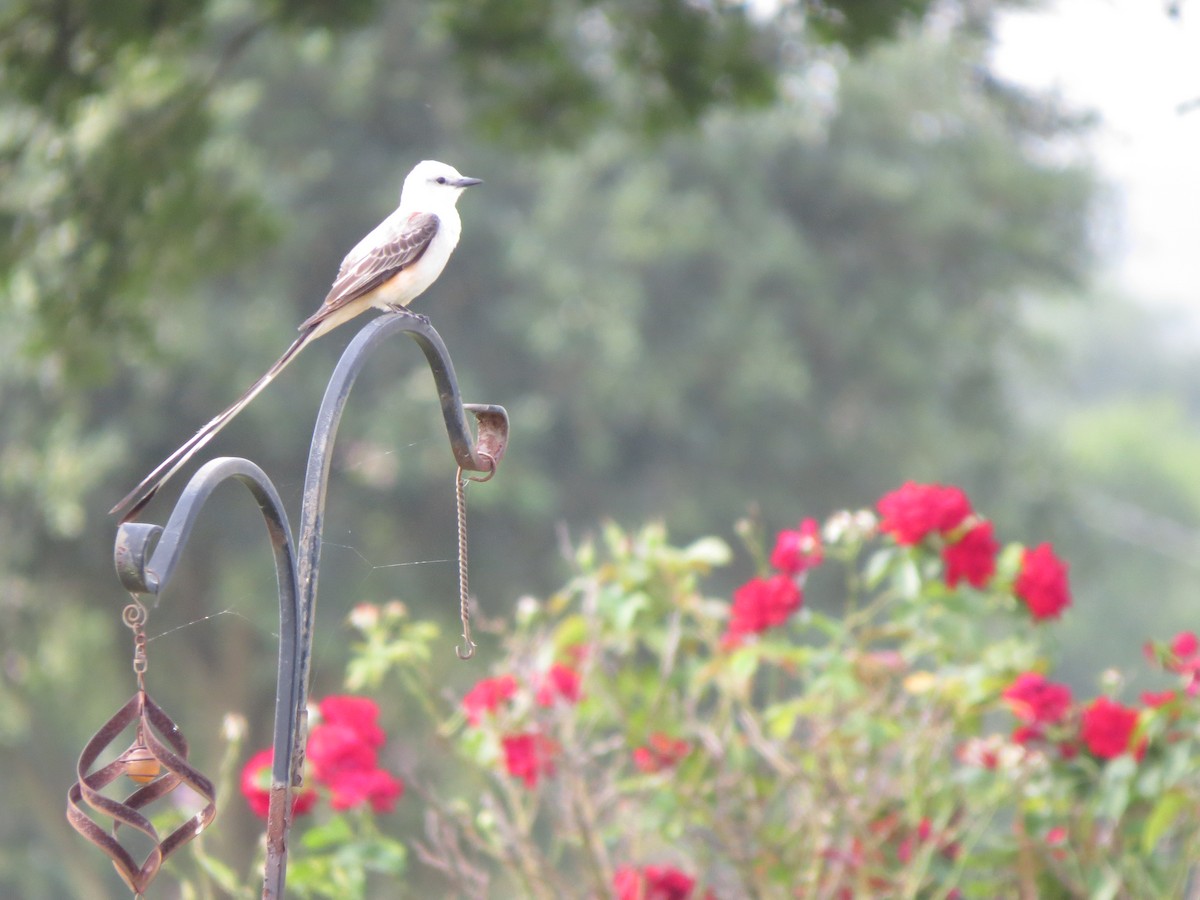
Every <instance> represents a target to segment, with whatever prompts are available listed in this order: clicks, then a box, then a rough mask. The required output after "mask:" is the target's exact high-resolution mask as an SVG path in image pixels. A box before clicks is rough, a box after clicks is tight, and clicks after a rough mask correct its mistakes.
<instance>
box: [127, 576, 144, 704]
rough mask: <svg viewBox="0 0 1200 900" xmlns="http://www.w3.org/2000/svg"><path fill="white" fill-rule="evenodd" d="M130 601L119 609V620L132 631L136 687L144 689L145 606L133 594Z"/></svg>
mask: <svg viewBox="0 0 1200 900" xmlns="http://www.w3.org/2000/svg"><path fill="white" fill-rule="evenodd" d="M129 596H130V597H132V598H133V602H132V603H130V604H129V605H127V606H126V607H125V609H123V610H122V611H121V621H122V622H124V623H125V626H126V627H127V628H128V629H129V630H130V631H132V632H133V671H134V672H136V673H137V680H138V688H139V689H140V690H143V691H144V690H145V689H146V685H145V680H144V676H145V674H146V667H147V665H148V661H147V659H146V629H145V626H146V616H147V613H146V607H144V606H143V605H142V602H141V601H140V600H138V598H137V597H136V596H134V595H133V594H130V595H129Z"/></svg>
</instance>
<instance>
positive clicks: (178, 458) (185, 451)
mask: <svg viewBox="0 0 1200 900" xmlns="http://www.w3.org/2000/svg"><path fill="white" fill-rule="evenodd" d="M322 332H323V329H320V328H319V327H318V324H316V323H314V324H313V325H311V326H310V327H309V328H307V329H306V330H305V331H304V332H303V333H301V335H300V336H299V337H298V338H296V340H294V341H293V342H292V345H291V346H290V347H288V348H287V350H285V351H284V352H283V356H281V357H279V359H277V360H276V361H275V364H274V365H272V366H271V368H269V369H267V371H266V372H265V373H264V374H263V375H262V377H260V378H259V379H258V381H256V382H254V384H252V385H250V387H249V388H247V389H246V392H245V393H244V394H242V396H240V397H238V399H237V400H236V401H234V403H233V405H232V406H230V407H229V408H228V409H227V410H225V411H224V412H222V413H221V414H220V415H218V416H217V417H216V418H214V419H213V420H212V421H211V422H209V423H208V424H207V425H205V426H204V427H203V428H201V429H200V430H199V431H197V432H196V433H195V434H193V435H192V436H191V437H190V438H188V439H187V441H186V442H184V444H183V445H182V446H181V447H180V448H179V449H178V450H176V451H175V452H174V453H172V454H171V455H170V456H168V457H167V458H166V459H164V460H163V461H162V462H160V463H159V464H158V466H156V467H155V469H154V471H153V472H151V473H150V474H149V475H147V476H146V477H145V478H143V479H142V480H141V482H139V483H138V486H137V487H135V488H134V489H133V490H132V491H130V492H129V493H128V494H126V495H125V497H124V499H122V500H121V502H120V503H118V504H117V505H116V506H114V507H113V508H112V509H110V510H109V511H108V514H109V515H110V516H111V515H118V516H120V520H121V521H122V522H128V521H129V520H130V519H132V518H133V517H134V516H136V515H137V514H138V513H139V512H141V511H142V509H143V508H145V506H146V504H147V503H149V502H150V501H151V500H152V499H153V498H154V495H155V494H157V493H158V489H159V488H161V487H162V486H163V485H164V484H166V483H167V480H168V479H169V478H170V477H171V476H172V475H174V474H175V473H176V472H178V471H179V469H180V468H182V467H183V465H184V464H185V463H186V462H187V461H188V460H189V459H191V458H192V456H194V455H195V454H196V452H197V451H199V450H200V449H201V448H202V447H203V446H204V445H205V444H207V443H208V442H209V441H211V440H212V439H213V438H214V437H216V436H217V434H218V432H220V430H221V429H222V428H224V427H225V426H226V425H228V424H229V423H230V422H231V421H233V417H234V416H236V415H237V414H238V413H240V412H241V411H242V410H243V409H245V408H246V407H247V406H248V405H249V404H250V401H251V400H253V399H254V398H255V397H257V396H258V395H259V394H260V393H262V391H263V389H264V388H266V386H267V385H268V384H270V383H271V382H272V381H274V380H275V378H276V376H278V375H279V373H280V372H282V371H283V370H284V368H285V367H286V366H287V364H288V363H290V362H291V361H292V360H293V359H295V358H296V354H298V353H299V352H300V351H301V350H303V349H304V347H305V345H306V344H308V343H309V341H311V340H313V339H314V338H316V337H317V336H319V334H321V333H322Z"/></svg>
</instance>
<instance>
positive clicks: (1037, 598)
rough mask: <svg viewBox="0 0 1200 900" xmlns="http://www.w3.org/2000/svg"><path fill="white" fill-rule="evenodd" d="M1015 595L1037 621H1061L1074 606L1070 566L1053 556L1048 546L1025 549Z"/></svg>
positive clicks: (1015, 585) (1014, 587) (1051, 549)
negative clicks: (1060, 617) (1072, 603)
mask: <svg viewBox="0 0 1200 900" xmlns="http://www.w3.org/2000/svg"><path fill="white" fill-rule="evenodd" d="M1013 593H1015V594H1016V595H1017V596H1018V597H1020V598H1021V599H1022V600H1024V601H1025V605H1026V606H1028V607H1029V614H1030V615H1032V616H1033V617H1034V618H1035V619H1038V620H1041V619H1056V618H1058V617H1059V616H1060V615H1062V611H1063V610H1064V609H1066V608H1067V607H1068V606H1070V605H1071V591H1070V588H1069V587H1068V586H1067V564H1066V563H1064V562H1063V561H1062V560H1060V559H1059V558H1058V557H1057V556H1055V555H1054V548H1052V547H1051V546H1050V545H1049V544H1040V545H1038V546H1037V547H1035V548H1034V549H1033V550H1030V549H1028V548H1026V550H1025V552H1024V554H1023V555H1022V557H1021V571H1020V573H1019V574H1018V575H1017V581H1016V584H1014V585H1013Z"/></svg>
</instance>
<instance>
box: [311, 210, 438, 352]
mask: <svg viewBox="0 0 1200 900" xmlns="http://www.w3.org/2000/svg"><path fill="white" fill-rule="evenodd" d="M439 224H440V223H439V221H438V217H437V216H435V215H434V214H433V213H413V214H412V215H410V216H408V217H407V218H405V219H400V220H397V221H396V222H395V223H394V224H392V223H386V222H385V223H384V225H383V226H381V227H380V228H378V229H376V231H374V232H372V233H371V234H369V235H367V237H366V238H365V239H364V240H363V241H362V242H361V243H360V244H359V245H358V246H357V247H355V248H354V249H353V250H351V251H350V253H349V254H348V255H347V256H346V258H345V259H344V260H342V265H341V268H340V269H338V274H337V278H335V279H334V282H333V287H332V288H330V289H329V294H328V295H327V296H326V297H325V302H324V303H322V304H321V307H320V309H318V310H317V311H316V312H315V313H313V314H312V315H311V316H309V317H308V319H306V320H305V321H304V322H303V323H302V324H301V325H300V330H301V331H303V330H304V329H306V328H309V327H311V326H313V325H316V324H317V323H318V322H320V321H321V320H323V319H325V318H327V317H328V316H330V315H331V314H333V313H335V312H337V311H338V310H339V309H342V308H343V307H344V306H346V305H347V304H349V303H352V302H354V301H355V300H357V299H358V298H359V297H361V296H363V295H364V294H367V293H370V292H371V291H373V290H374V289H375V288H377V287H379V286H380V285H381V284H383V283H384V282H385V281H387V280H388V279H389V278H391V277H392V276H393V275H395V274H396V273H397V272H399V271H401V270H402V269H406V268H408V267H409V266H411V265H412V264H413V263H415V262H416V261H417V260H419V259H420V258H421V256H422V255H423V254H424V253H425V251H426V249H428V247H429V243H430V241H432V240H433V237H434V235H436V234H437V231H438V226H439Z"/></svg>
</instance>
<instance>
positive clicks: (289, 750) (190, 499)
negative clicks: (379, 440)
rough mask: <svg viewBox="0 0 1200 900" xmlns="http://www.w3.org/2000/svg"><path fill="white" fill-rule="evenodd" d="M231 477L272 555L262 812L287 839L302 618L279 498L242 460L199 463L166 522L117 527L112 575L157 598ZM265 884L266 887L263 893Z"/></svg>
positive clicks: (292, 553) (270, 831) (133, 589)
mask: <svg viewBox="0 0 1200 900" xmlns="http://www.w3.org/2000/svg"><path fill="white" fill-rule="evenodd" d="M230 478H233V479H236V480H237V481H240V482H241V483H242V484H244V485H246V487H247V488H249V489H250V493H251V494H253V495H254V499H255V500H256V501H258V507H259V511H260V512H261V513H262V516H263V519H264V520H265V521H266V523H267V532H268V534H269V535H270V538H271V548H272V550H273V551H274V554H275V580H276V582H277V584H278V588H279V666H278V672H277V674H276V679H275V734H274V739H273V742H272V746H273V748H274V754H275V757H274V761H273V764H272V768H271V801H270V812H269V813H268V817H267V834H268V843H270V839H271V837H272V836H277V838H278V839H277V841H276V843H285V842H286V836H287V829H288V824H289V823H288V817H287V816H286V815H285V814H284V810H287V809H290V807H291V802H290V801H291V788H292V779H291V775H292V768H291V761H292V757H293V756H294V752H293V748H294V747H296V746H297V744H300V743H301V741H300V721H299V719H298V716H297V710H298V709H299V707H298V705H297V699H296V695H297V692H298V690H299V685H300V683H301V678H300V672H299V671H298V669H297V663H298V658H299V654H298V653H297V648H298V647H299V646H300V638H301V630H300V629H301V624H302V623H303V622H304V621H305V616H304V613H303V611H302V610H301V608H300V602H301V599H300V592H299V591H298V589H297V578H296V555H295V551H294V544H293V543H292V532H291V528H290V527H289V526H288V520H287V513H286V512H285V511H284V507H283V501H282V500H280V498H279V492H278V491H277V490H276V489H275V485H274V484H272V483H271V479H270V478H268V477H267V475H266V473H264V472H263V470H262V469H260V468H259V467H258V466H257V465H255V464H254V463H252V462H250V460H248V459H240V458H237V457H229V456H225V457H220V458H218V459H214V460H212V461H211V462H209V463H207V464H205V465H204V466H202V467H201V468H200V470H199V471H197V472H196V474H195V475H193V476H192V479H191V481H189V482H188V485H187V487H186V488H184V491H183V495H182V496H181V497H180V498H179V502H178V503H176V504H175V508H174V510H172V512H171V517H170V518H169V519H168V520H167V524H166V525H165V526H162V525H148V524H143V523H141V522H125V523H123V524H121V525H120V527H118V528H117V540H116V549H115V551H114V560H115V563H116V568H117V576H118V577H119V578H120V579H121V584H123V585H124V586H125V587H126V589H128V590H129V591H130V592H131V593H134V594H154V595H155V596H156V597H157V596H158V595H159V593H160V592H161V591H162V589H163V588H164V587H166V585H167V583H168V582H169V581H170V580H171V575H172V574H173V573H174V571H175V566H176V564H177V563H178V562H179V557H180V555H181V554H182V552H183V547H184V545H185V544H186V543H187V539H188V537H189V536H190V535H191V532H192V526H193V525H194V524H195V522H196V518H197V517H198V516H199V514H200V509H201V507H202V506H204V504H205V502H206V501H207V500H208V498H209V496H211V494H212V492H213V490H214V489H215V488H216V487H217V485H219V484H220V483H221V482H223V481H226V480H228V479H230ZM265 891H266V888H265V886H264V892H265ZM275 896H279V897H282V896H283V872H282V870H280V872H279V875H278V893H277V894H276V895H275Z"/></svg>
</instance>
